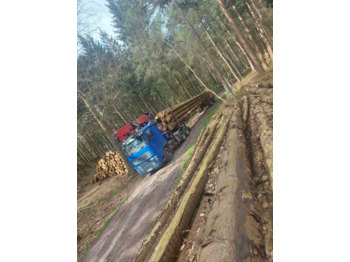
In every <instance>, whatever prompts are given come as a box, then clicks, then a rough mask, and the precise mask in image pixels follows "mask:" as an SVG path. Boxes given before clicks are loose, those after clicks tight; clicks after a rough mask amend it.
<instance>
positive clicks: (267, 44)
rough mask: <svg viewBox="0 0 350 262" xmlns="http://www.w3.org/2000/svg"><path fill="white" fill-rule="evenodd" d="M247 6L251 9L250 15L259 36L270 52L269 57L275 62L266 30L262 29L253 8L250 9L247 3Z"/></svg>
mask: <svg viewBox="0 0 350 262" xmlns="http://www.w3.org/2000/svg"><path fill="white" fill-rule="evenodd" d="M246 4H247V6H248V9H249V13H250V14H251V16H252V18H253V21H254V24H255V26H256V28H257V30H258V32H259V35H260V37H261V39H262V40H263V42H264V44H265V45H266V48H267V51H268V52H269V55H270V57H271V60H273V51H272V47H271V45H270V43H269V41H268V40H267V38H266V36H267V35H265V33H264V30H263V28H262V26H261V25H260V23H259V21H258V19H257V18H256V16H255V14H254V12H253V10H252V8H251V7H250V5H249V3H248V2H246Z"/></svg>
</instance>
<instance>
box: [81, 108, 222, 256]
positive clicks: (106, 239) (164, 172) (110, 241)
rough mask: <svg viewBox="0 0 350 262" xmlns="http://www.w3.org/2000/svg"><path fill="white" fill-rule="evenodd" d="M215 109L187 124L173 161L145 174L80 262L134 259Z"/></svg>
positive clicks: (205, 112)
mask: <svg viewBox="0 0 350 262" xmlns="http://www.w3.org/2000/svg"><path fill="white" fill-rule="evenodd" d="M215 107H216V105H215V106H213V107H211V108H209V109H207V110H206V111H204V112H202V113H200V114H198V115H197V116H196V117H195V118H194V119H192V121H191V123H190V125H189V126H190V127H191V128H192V131H191V134H190V136H189V137H188V138H187V139H186V141H185V142H184V143H183V144H182V145H181V146H180V147H179V148H178V149H177V150H176V151H175V155H174V159H173V160H172V161H171V162H170V163H168V164H167V165H166V166H165V167H163V168H162V169H160V170H158V171H157V172H156V173H154V174H152V175H150V174H147V175H146V176H145V177H144V178H143V179H142V181H141V183H140V184H139V185H138V187H137V188H136V189H135V190H134V192H133V193H132V194H131V195H130V196H129V199H128V200H127V201H126V202H125V203H124V205H123V206H122V207H121V208H120V209H119V211H118V212H117V213H116V214H115V215H114V217H113V218H112V219H111V221H110V223H109V224H108V226H107V227H106V229H105V230H104V231H103V233H102V234H101V236H100V237H99V238H98V239H97V240H96V241H95V242H94V244H93V246H92V247H91V249H90V251H89V252H88V253H87V255H86V257H85V258H84V260H83V261H85V262H88V261H89V262H94V261H101V262H102V261H123V262H124V261H125V262H129V261H131V260H132V259H134V258H135V257H136V255H137V253H138V251H139V249H140V247H141V245H142V242H143V240H144V238H146V237H147V234H148V233H149V231H150V230H151V229H152V227H153V225H154V222H155V221H156V219H157V217H158V216H159V215H160V213H161V211H162V209H163V208H164V206H165V204H166V201H167V199H168V198H169V197H170V195H171V193H172V188H173V185H174V183H175V181H176V180H177V178H178V177H179V176H180V172H181V167H182V164H183V162H184V160H185V156H186V152H187V150H188V149H189V147H190V146H191V145H192V144H193V143H194V142H195V141H196V139H197V137H198V135H199V132H200V127H201V125H202V123H203V121H204V119H205V117H206V116H207V115H208V114H209V113H210V112H211V111H212V110H214V108H215Z"/></svg>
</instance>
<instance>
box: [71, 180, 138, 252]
mask: <svg viewBox="0 0 350 262" xmlns="http://www.w3.org/2000/svg"><path fill="white" fill-rule="evenodd" d="M89 177H90V176H89ZM137 180H138V176H134V177H127V176H126V177H125V178H123V179H120V178H118V179H117V177H110V178H108V179H107V180H104V181H99V182H97V183H96V184H93V185H90V184H89V185H88V186H86V187H83V189H82V190H81V192H80V193H78V206H77V209H78V214H77V218H78V230H77V231H78V232H77V234H78V250H77V251H78V257H80V256H81V255H82V253H83V252H84V250H85V248H86V247H87V245H89V244H91V243H92V242H93V240H94V239H95V238H96V232H97V231H98V230H99V229H101V228H102V227H103V225H104V223H105V222H106V221H107V220H108V218H109V216H110V214H111V212H112V210H113V208H115V207H116V206H117V205H118V204H119V203H120V202H121V201H122V199H123V198H124V196H125V195H127V194H128V192H129V191H130V190H131V189H132V188H133V186H134V184H135V183H136V182H137Z"/></svg>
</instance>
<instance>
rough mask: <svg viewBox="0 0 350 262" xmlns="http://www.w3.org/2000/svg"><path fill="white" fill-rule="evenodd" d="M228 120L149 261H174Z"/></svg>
mask: <svg viewBox="0 0 350 262" xmlns="http://www.w3.org/2000/svg"><path fill="white" fill-rule="evenodd" d="M228 118H229V117H228V116H225V117H223V119H222V120H221V121H220V124H219V125H220V126H221V128H220V132H219V133H218V135H217V137H216V139H215V141H214V142H213V143H212V144H211V146H210V150H209V152H208V153H207V154H206V157H205V158H204V159H203V162H202V163H201V164H200V166H199V170H198V172H197V174H196V177H194V179H193V181H192V184H191V186H190V187H189V189H188V190H187V191H186V193H185V195H184V197H183V199H182V201H181V202H180V205H179V208H178V209H177V211H176V213H175V215H174V217H173V219H172V220H171V222H170V224H169V226H168V227H167V229H166V230H165V233H164V234H163V236H162V238H161V239H160V241H159V243H158V245H157V246H156V248H155V250H154V253H153V254H152V256H151V258H150V259H149V261H152V262H158V261H174V260H175V258H176V254H177V252H178V250H179V248H180V245H181V244H182V237H183V234H184V230H186V229H187V227H188V225H189V223H190V221H191V218H192V215H193V212H194V211H195V209H196V206H197V204H198V202H199V200H200V198H201V195H202V193H203V190H204V187H205V184H206V181H207V178H208V177H207V176H208V170H209V166H210V165H211V163H212V161H213V160H214V159H215V157H216V155H217V153H218V151H219V149H220V146H221V144H222V141H223V138H224V135H225V133H226V131H227V127H228V123H229V119H228Z"/></svg>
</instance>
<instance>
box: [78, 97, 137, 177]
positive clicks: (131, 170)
mask: <svg viewBox="0 0 350 262" xmlns="http://www.w3.org/2000/svg"><path fill="white" fill-rule="evenodd" d="M78 94H79V97H80V98H81V99H82V100H83V102H84V104H85V105H86V107H87V108H88V109H89V111H90V112H91V114H92V115H93V117H94V119H95V120H96V122H97V123H98V124H99V126H100V127H101V130H102V131H103V133H104V135H105V137H106V139H107V140H108V142H110V143H111V144H112V145H114V146H115V148H116V149H117V151H118V153H119V154H120V155H121V157H122V158H123V161H124V162H125V164H126V166H127V168H128V171H129V173H130V174H132V175H133V174H135V169H134V168H133V166H132V165H131V164H130V162H129V160H128V158H127V157H126V156H125V154H124V152H123V150H122V148H121V145H120V144H119V143H118V142H115V141H114V139H113V138H112V136H113V131H111V130H110V129H109V128H108V126H107V125H106V124H105V123H104V121H103V120H101V119H100V117H99V115H98V113H97V112H96V110H95V108H94V107H93V106H92V105H91V104H90V102H89V101H88V99H87V98H86V96H85V95H84V94H83V93H82V92H81V91H79V90H78Z"/></svg>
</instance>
